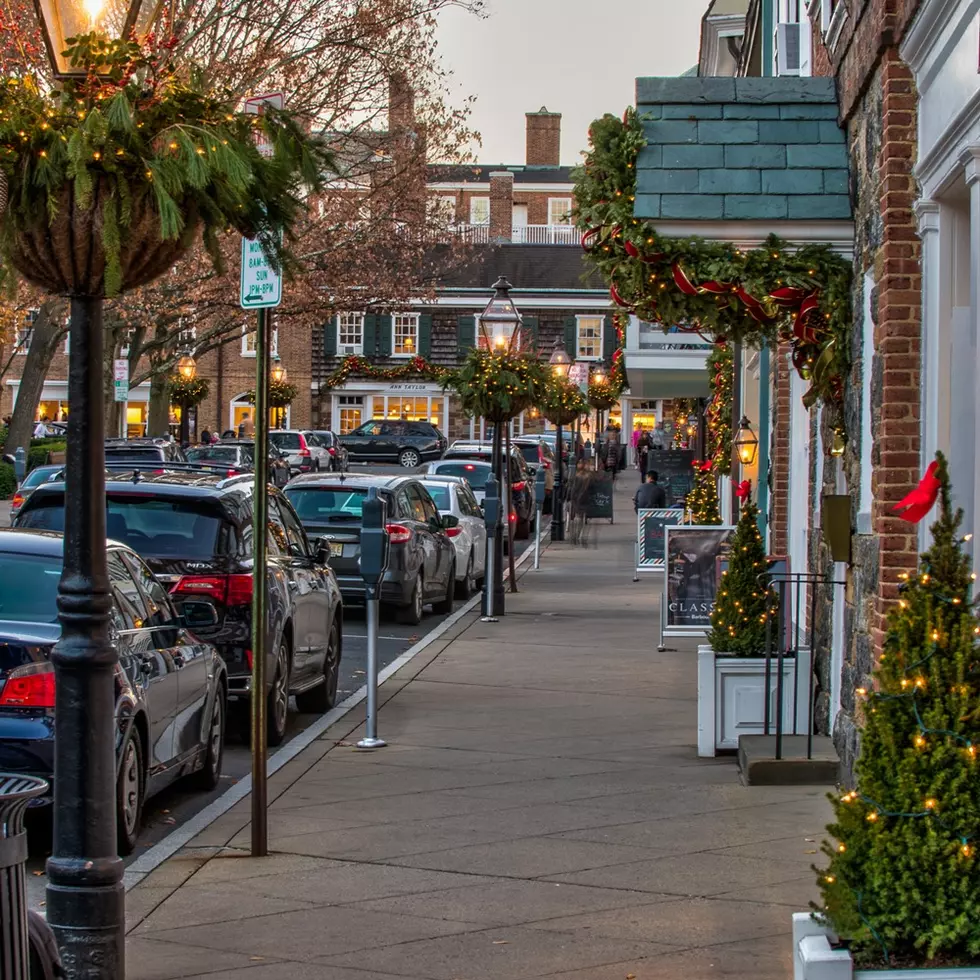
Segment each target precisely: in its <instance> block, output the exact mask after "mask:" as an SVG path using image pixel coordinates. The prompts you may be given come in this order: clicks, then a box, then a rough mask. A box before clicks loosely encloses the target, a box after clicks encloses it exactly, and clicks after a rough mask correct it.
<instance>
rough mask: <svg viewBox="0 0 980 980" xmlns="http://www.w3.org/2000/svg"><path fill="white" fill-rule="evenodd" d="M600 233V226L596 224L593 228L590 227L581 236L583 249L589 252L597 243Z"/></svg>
mask: <svg viewBox="0 0 980 980" xmlns="http://www.w3.org/2000/svg"><path fill="white" fill-rule="evenodd" d="M601 234H602V228H601V227H600V226H598V225H597V226H596V227H595V228H590V229H589V230H588V231H587V232H586V233H585V234H584V235H583V236H582V248H583V249H585V251H586V252H591V251H592V249H594V248H595V247H596V245H598V244H599V236H600V235H601Z"/></svg>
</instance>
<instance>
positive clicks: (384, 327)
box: [378, 316, 392, 357]
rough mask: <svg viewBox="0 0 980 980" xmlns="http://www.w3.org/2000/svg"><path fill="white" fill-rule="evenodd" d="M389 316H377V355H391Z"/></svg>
mask: <svg viewBox="0 0 980 980" xmlns="http://www.w3.org/2000/svg"><path fill="white" fill-rule="evenodd" d="M391 323H392V321H391V317H390V316H379V317H378V355H379V356H380V357H391Z"/></svg>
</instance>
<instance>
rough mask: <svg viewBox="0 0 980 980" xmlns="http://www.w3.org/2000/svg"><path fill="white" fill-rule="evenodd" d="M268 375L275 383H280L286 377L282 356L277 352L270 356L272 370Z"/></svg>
mask: <svg viewBox="0 0 980 980" xmlns="http://www.w3.org/2000/svg"><path fill="white" fill-rule="evenodd" d="M269 376H270V377H271V378H272V380H273V381H275V383H276V384H277V385H281V384H282V383H283V382H284V381H285V380H286V378H287V377H288V374H287V373H286V368H285V366H284V365H283V363H282V358H281V357H280V356H279V355H278V354H276V355H275V356H274V357H273V358H272V370H271V371H270V372H269Z"/></svg>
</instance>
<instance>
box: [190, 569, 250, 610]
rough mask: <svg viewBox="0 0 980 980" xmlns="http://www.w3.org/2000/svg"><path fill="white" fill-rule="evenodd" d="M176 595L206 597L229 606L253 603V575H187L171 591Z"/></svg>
mask: <svg viewBox="0 0 980 980" xmlns="http://www.w3.org/2000/svg"><path fill="white" fill-rule="evenodd" d="M171 592H172V593H173V594H174V595H204V596H208V597H210V598H212V599H217V600H219V601H220V602H223V603H225V605H228V606H247V605H250V604H251V602H252V576H251V575H185V576H183V577H182V578H181V579H179V580H178V582H177V584H176V585H175V586H174V587H173V589H171Z"/></svg>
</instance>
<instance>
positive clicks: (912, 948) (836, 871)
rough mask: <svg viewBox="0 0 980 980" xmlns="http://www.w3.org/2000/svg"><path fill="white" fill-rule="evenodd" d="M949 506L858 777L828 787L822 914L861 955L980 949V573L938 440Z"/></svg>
mask: <svg viewBox="0 0 980 980" xmlns="http://www.w3.org/2000/svg"><path fill="white" fill-rule="evenodd" d="M936 459H937V461H938V463H939V468H938V472H937V476H938V479H939V481H940V513H939V518H938V519H937V521H936V523H935V524H934V525H933V527H932V538H933V541H932V546H931V547H930V548H929V550H928V551H926V552H925V553H924V554H923V555H922V556H921V559H920V562H919V569H918V572H917V574H916V575H915V576H913V577H911V578H910V577H909V576H908V575H907V574H903V575H902V576H900V579H901V581H900V584H899V596H900V598H899V601H898V603H897V604H895V605H893V607H892V609H891V611H890V612H889V614H888V622H887V634H886V637H885V643H884V653H883V654H882V656H881V658H880V660H879V662H878V664H877V666H876V667H875V668H874V675H873V677H872V678H871V681H870V683H868V686H867V687H866V688H865V687H859V688H858V689H857V691H856V694H857V697H858V699H859V703H862V704H863V707H864V712H863V718H864V724H863V728H862V732H861V755H860V758H859V759H858V761H857V765H856V767H855V776H856V784H855V787H854V788H853V789H851V790H848V791H846V792H845V793H843V795H839V796H833V797H831V802H832V803H833V806H834V811H835V816H836V818H835V822H834V823H832V824H831V825H830V826H829V827H828V828H827V829H828V831H829V832H830V834H831V836H832V837H833V840H832V841H829V842H825V843H824V845H823V852H824V854H825V855H826V856H827V858H828V864H827V867H825V868H822V869H817V868H814V870H815V871H816V872H817V873H818V875H819V879H818V881H819V885H820V890H821V892H822V893H823V905H822V906H819V907H818V906H814V911H815V912H816V913H817V914H818V916H819V917H820V918H822V919H824V920H825V921H826V922H828V923H829V924H830V925H831V926H833V928H834V929H835V930H836V931H837V932H838V934H839V935H840V936H841V937H842V938H844V939H846V940H848V941H849V944H850V948H851V951H852V953H853V955H854V957H855V960H856V961H857V963H858V964H860V965H869V966H879V965H891V966H892V967H905V966H911V967H920V966H921V967H928V966H944V967H952V966H967V965H976V964H977V962H978V961H980V856H978V848H980V772H978V760H977V754H978V751H980V663H978V657H977V637H976V634H977V632H978V631H980V627H978V626H977V621H976V615H975V606H976V604H975V601H974V599H973V596H972V582H973V579H974V576H973V575H972V574H971V573H970V557H969V555H967V554H965V553H964V550H963V542H964V541H965V540H966V538H961V537H960V535H959V529H960V524H961V522H962V518H963V512H962V511H957V512H956V513H955V514H954V513H953V509H952V506H951V503H950V483H949V474H948V471H947V468H946V460H945V458H944V457H943V455H942V454H941V453H937V454H936Z"/></svg>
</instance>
